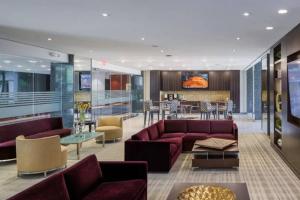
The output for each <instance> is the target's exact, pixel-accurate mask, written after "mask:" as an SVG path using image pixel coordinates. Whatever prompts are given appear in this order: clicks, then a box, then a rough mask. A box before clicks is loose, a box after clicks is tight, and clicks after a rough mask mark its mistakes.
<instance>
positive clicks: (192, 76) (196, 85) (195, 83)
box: [181, 71, 209, 89]
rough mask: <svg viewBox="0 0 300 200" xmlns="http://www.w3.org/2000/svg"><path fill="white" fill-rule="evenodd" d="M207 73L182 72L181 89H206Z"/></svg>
mask: <svg viewBox="0 0 300 200" xmlns="http://www.w3.org/2000/svg"><path fill="white" fill-rule="evenodd" d="M208 78H209V77H208V72H199V71H191V72H190V71H184V72H182V73H181V81H182V88H185V89H208Z"/></svg>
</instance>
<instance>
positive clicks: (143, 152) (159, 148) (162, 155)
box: [125, 140, 171, 171]
mask: <svg viewBox="0 0 300 200" xmlns="http://www.w3.org/2000/svg"><path fill="white" fill-rule="evenodd" d="M170 145H171V144H170V143H169V142H162V141H151V140H150V141H140V140H127V141H125V160H127V161H139V160H142V161H147V162H148V168H149V171H168V170H169V167H170V163H171V156H170Z"/></svg>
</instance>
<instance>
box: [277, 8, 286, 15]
mask: <svg viewBox="0 0 300 200" xmlns="http://www.w3.org/2000/svg"><path fill="white" fill-rule="evenodd" d="M287 13H288V10H286V9H280V10H278V14H280V15H284V14H287Z"/></svg>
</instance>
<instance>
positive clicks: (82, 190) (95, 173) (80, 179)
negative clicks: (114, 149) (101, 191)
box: [64, 155, 102, 200]
mask: <svg viewBox="0 0 300 200" xmlns="http://www.w3.org/2000/svg"><path fill="white" fill-rule="evenodd" d="M64 177H65V180H66V184H67V188H68V191H69V195H70V198H71V199H78V200H79V199H82V198H83V197H84V196H85V195H86V194H87V193H88V192H90V191H91V190H92V189H94V188H95V187H96V186H97V185H98V184H99V183H100V182H101V178H102V172H101V169H100V166H99V163H98V161H97V158H96V156H95V155H90V156H88V157H86V158H84V159H83V160H81V161H79V162H78V163H76V164H74V165H73V166H72V167H70V168H69V169H67V170H65V172H64Z"/></svg>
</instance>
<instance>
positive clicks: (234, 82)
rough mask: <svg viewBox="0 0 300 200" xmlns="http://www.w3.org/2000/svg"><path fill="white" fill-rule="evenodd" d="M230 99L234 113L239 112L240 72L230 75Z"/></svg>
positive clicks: (233, 72) (232, 72)
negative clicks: (233, 105)
mask: <svg viewBox="0 0 300 200" xmlns="http://www.w3.org/2000/svg"><path fill="white" fill-rule="evenodd" d="M230 98H231V100H232V101H233V103H234V104H235V108H234V112H236V113H239V112H240V71H239V70H234V71H231V73H230Z"/></svg>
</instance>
